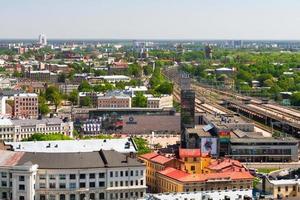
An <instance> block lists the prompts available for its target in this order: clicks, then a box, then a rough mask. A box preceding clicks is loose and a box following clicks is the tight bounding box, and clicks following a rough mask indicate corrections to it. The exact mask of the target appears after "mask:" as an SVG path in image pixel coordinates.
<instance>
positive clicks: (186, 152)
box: [179, 148, 201, 158]
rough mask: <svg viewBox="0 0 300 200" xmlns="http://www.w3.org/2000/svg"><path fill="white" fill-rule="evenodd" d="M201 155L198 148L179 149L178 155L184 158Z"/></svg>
mask: <svg viewBox="0 0 300 200" xmlns="http://www.w3.org/2000/svg"><path fill="white" fill-rule="evenodd" d="M200 156H201V151H200V149H182V148H180V149H179V157H180V158H184V157H189V158H190V157H200Z"/></svg>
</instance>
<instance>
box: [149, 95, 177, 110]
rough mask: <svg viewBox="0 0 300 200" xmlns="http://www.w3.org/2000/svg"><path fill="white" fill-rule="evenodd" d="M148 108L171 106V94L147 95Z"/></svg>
mask: <svg viewBox="0 0 300 200" xmlns="http://www.w3.org/2000/svg"><path fill="white" fill-rule="evenodd" d="M147 107H148V108H172V107H173V96H172V95H163V96H161V97H153V96H148V97H147Z"/></svg>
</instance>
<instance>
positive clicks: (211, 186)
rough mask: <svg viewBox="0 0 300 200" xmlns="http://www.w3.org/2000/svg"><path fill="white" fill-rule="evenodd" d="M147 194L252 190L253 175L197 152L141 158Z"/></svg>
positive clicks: (230, 162)
mask: <svg viewBox="0 0 300 200" xmlns="http://www.w3.org/2000/svg"><path fill="white" fill-rule="evenodd" d="M140 159H141V160H142V161H144V162H145V164H146V167H147V172H146V180H147V185H148V186H149V190H150V191H151V192H158V193H165V192H192V191H193V192H196V191H220V190H244V189H245V190H252V182H253V176H252V175H251V174H250V172H249V171H248V170H247V169H246V168H245V167H244V166H243V165H242V164H241V163H240V162H239V161H236V160H232V159H224V160H213V159H211V157H210V156H209V155H207V154H206V155H205V154H201V153H200V152H199V150H198V149H179V157H178V158H175V157H165V156H163V155H159V154H156V153H149V154H145V155H141V156H140Z"/></svg>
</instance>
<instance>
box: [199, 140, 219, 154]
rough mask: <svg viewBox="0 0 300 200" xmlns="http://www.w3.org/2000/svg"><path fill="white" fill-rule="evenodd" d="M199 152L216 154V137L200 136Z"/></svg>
mask: <svg viewBox="0 0 300 200" xmlns="http://www.w3.org/2000/svg"><path fill="white" fill-rule="evenodd" d="M201 153H210V154H211V155H216V154H218V139H217V138H201Z"/></svg>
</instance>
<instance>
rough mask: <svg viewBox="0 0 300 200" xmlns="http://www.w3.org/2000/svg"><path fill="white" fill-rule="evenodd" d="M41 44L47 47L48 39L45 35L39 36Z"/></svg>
mask: <svg viewBox="0 0 300 200" xmlns="http://www.w3.org/2000/svg"><path fill="white" fill-rule="evenodd" d="M39 44H40V45H42V46H46V45H47V37H46V35H45V34H40V35H39Z"/></svg>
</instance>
